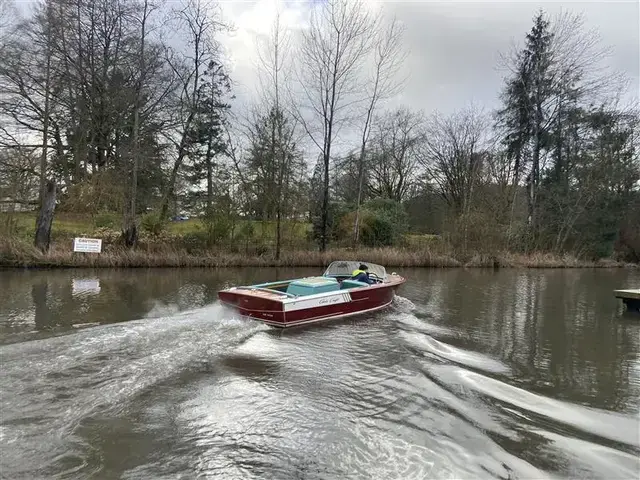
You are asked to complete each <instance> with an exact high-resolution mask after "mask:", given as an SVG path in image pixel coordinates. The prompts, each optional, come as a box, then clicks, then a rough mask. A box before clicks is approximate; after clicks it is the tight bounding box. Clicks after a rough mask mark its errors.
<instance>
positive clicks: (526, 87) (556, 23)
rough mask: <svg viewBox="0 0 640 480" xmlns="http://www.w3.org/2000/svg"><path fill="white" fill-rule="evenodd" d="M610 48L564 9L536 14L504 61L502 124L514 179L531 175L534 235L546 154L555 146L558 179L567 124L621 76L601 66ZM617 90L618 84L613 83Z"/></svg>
mask: <svg viewBox="0 0 640 480" xmlns="http://www.w3.org/2000/svg"><path fill="white" fill-rule="evenodd" d="M607 55H608V49H606V48H602V47H600V45H599V37H598V35H596V32H594V31H585V30H584V22H583V19H582V16H581V15H575V14H569V13H561V14H559V15H558V16H556V17H555V18H554V19H553V20H550V19H549V18H548V17H547V15H546V14H545V13H544V11H542V10H541V11H539V12H538V14H537V15H536V16H535V18H534V25H533V27H532V29H531V31H530V32H529V33H528V34H527V35H526V38H525V44H524V46H523V48H521V49H515V50H514V51H512V52H511V54H510V56H508V57H507V58H505V59H504V60H503V62H504V64H505V66H506V67H507V69H508V70H509V72H510V76H509V77H508V78H507V79H506V82H505V83H506V84H505V90H504V92H503V108H502V109H501V110H499V111H498V126H499V127H500V129H501V130H502V131H503V132H504V133H505V138H504V143H505V145H506V147H507V153H508V155H509V157H510V158H511V159H512V160H513V162H514V164H515V166H514V171H515V172H516V176H515V181H516V183H517V182H518V181H519V178H520V175H521V174H522V173H525V172H528V174H527V194H528V195H527V197H528V223H529V226H530V230H531V233H532V234H533V235H534V236H535V234H536V232H537V229H538V223H537V215H538V190H539V186H540V180H541V176H542V168H543V164H544V163H545V162H544V161H543V160H544V158H545V157H546V156H547V155H548V154H550V153H552V152H553V151H554V150H555V155H554V160H553V162H554V164H555V167H554V169H555V170H556V177H557V178H560V176H561V175H562V173H561V172H563V171H566V170H567V169H568V168H569V167H568V166H567V165H566V157H563V156H562V150H563V149H562V141H563V139H564V138H565V136H564V135H563V133H562V131H563V128H564V127H563V125H564V123H565V122H566V121H567V119H568V116H570V115H571V114H572V113H571V112H572V111H574V110H575V107H576V106H577V105H579V103H580V102H581V101H582V100H583V99H587V98H590V99H591V100H593V99H596V98H598V96H599V95H601V94H603V93H604V92H605V91H606V90H607V89H609V88H610V87H611V86H618V85H620V81H619V80H620V78H619V77H618V76H617V75H615V74H614V75H612V74H610V73H609V72H607V71H604V70H603V67H602V66H601V63H602V61H603V60H604V59H605V58H606V56H607ZM614 88H615V87H614Z"/></svg>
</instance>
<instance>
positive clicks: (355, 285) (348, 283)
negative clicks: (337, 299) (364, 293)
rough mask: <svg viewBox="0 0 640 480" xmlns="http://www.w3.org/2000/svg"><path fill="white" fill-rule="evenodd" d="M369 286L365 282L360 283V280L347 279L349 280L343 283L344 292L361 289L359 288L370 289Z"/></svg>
mask: <svg viewBox="0 0 640 480" xmlns="http://www.w3.org/2000/svg"><path fill="white" fill-rule="evenodd" d="M368 286H369V284H368V283H365V282H360V281H358V280H351V279H347V280H343V281H342V287H341V289H342V290H345V289H348V288H359V287H368Z"/></svg>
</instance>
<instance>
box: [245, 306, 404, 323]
mask: <svg viewBox="0 0 640 480" xmlns="http://www.w3.org/2000/svg"><path fill="white" fill-rule="evenodd" d="M392 302H393V300H390V301H389V302H387V303H385V304H384V305H380V306H378V307H373V308H368V309H366V310H358V311H357V312H349V313H335V314H331V315H323V316H320V317H314V318H307V319H304V320H298V321H297V322H286V323H284V322H273V321H270V320H265V319H262V318H256V317H249V316H246V315H243V316H244V317H246V318H249V319H251V320H256V321H258V322H263V323H266V324H267V325H271V326H273V327H279V328H290V327H297V326H300V325H308V324H310V323H317V322H322V321H325V320H335V319H338V318H346V317H351V316H354V315H360V314H361V313H370V312H375V311H376V310H381V309H383V308H385V307H388V306H389V305H391V303H392ZM241 315H242V314H241Z"/></svg>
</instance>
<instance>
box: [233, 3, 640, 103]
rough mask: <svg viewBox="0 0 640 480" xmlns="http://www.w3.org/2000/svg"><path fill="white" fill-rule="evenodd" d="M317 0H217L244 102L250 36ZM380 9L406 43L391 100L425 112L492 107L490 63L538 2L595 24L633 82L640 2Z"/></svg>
mask: <svg viewBox="0 0 640 480" xmlns="http://www.w3.org/2000/svg"><path fill="white" fill-rule="evenodd" d="M319 1H322V0H299V1H291V0H286V1H285V0H255V1H247V0H230V1H223V2H222V11H223V14H224V17H225V18H226V19H227V20H230V21H231V22H232V23H233V24H234V26H235V28H236V30H235V32H234V33H233V34H232V35H230V36H225V38H224V39H223V42H224V45H225V47H226V50H227V51H228V53H229V54H230V55H231V56H232V58H233V64H232V65H233V67H232V68H233V69H232V71H231V73H232V75H233V79H234V81H235V82H236V83H237V87H236V95H238V97H239V98H238V100H239V101H240V102H244V100H245V99H246V98H247V95H248V94H250V92H251V91H252V89H253V88H254V87H255V68H254V61H255V50H256V48H255V45H256V36H258V35H261V34H265V33H266V32H268V31H269V29H270V28H271V26H272V22H273V18H274V14H275V12H276V10H277V9H278V8H279V9H280V10H281V11H282V15H283V19H284V23H286V24H287V25H288V26H289V27H290V28H293V29H296V28H300V26H301V25H303V24H304V22H306V21H307V19H308V17H309V8H310V4H313V3H314V2H319ZM369 1H370V2H371V3H378V4H380V3H381V4H382V8H383V11H385V12H386V14H388V15H396V16H397V18H398V19H399V20H400V21H401V22H402V23H404V25H405V27H406V34H405V42H406V45H407V47H408V49H409V51H410V54H409V58H408V60H407V62H406V68H407V69H409V70H408V72H409V73H410V79H409V82H408V84H407V86H406V88H405V89H404V91H403V92H402V94H401V97H400V98H397V99H395V102H399V103H403V104H406V105H409V106H411V107H412V108H416V109H424V110H425V111H426V112H430V111H433V110H440V111H442V112H445V113H446V112H451V111H453V110H455V109H458V108H460V107H464V106H465V105H467V104H468V103H469V102H474V103H477V104H482V105H484V106H486V107H488V108H492V107H494V106H495V105H496V102H497V93H498V91H499V88H500V86H501V84H502V76H503V72H501V71H499V70H498V68H497V64H498V56H499V53H500V52H504V51H507V50H508V48H509V45H510V43H511V42H513V41H517V42H521V41H522V40H523V38H524V35H525V34H526V33H527V31H528V30H529V29H530V28H531V25H532V18H533V16H534V15H535V13H536V12H537V11H538V9H539V8H543V9H544V10H546V11H547V12H549V13H551V14H553V13H556V12H558V11H560V10H561V9H564V10H570V11H574V12H582V13H584V18H585V23H586V27H587V28H593V27H595V28H597V29H598V30H599V32H600V35H601V38H602V41H603V43H604V44H606V45H610V46H611V47H613V49H614V50H613V55H612V56H611V57H610V59H609V63H610V65H611V67H612V68H614V69H617V70H622V71H624V72H625V73H626V74H627V76H628V77H629V78H630V79H631V80H632V84H631V90H630V92H629V94H628V96H627V98H629V99H631V98H637V97H638V92H639V89H640V80H639V70H640V34H639V31H640V28H639V24H640V9H639V6H638V5H639V2H638V0H624V1H612V0H600V1H592V2H585V1H581V2H578V1H573V2H572V1H557V2H546V3H540V2H524V1H519V0H511V1H505V0H496V1H492V2H485V1H475V2H473V1H466V2H462V1H456V0H447V1H440V2H436V1H428V0H408V1H401V0H387V1H382V2H374V1H373V0H369Z"/></svg>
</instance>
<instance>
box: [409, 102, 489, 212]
mask: <svg viewBox="0 0 640 480" xmlns="http://www.w3.org/2000/svg"><path fill="white" fill-rule="evenodd" d="M492 143H493V138H492V132H491V131H490V129H489V123H488V121H487V118H486V115H485V114H484V113H483V112H482V111H481V110H478V109H476V108H475V107H469V108H466V109H464V110H461V111H459V112H456V113H454V114H453V115H451V116H448V117H444V116H442V115H440V114H438V113H436V114H434V115H432V116H431V118H430V119H429V120H428V121H427V124H426V128H425V133H424V141H423V142H421V144H420V152H419V159H420V162H421V164H422V165H423V166H424V168H425V170H426V177H427V181H428V182H429V183H431V184H432V185H434V187H435V188H436V190H437V191H438V193H439V194H440V195H441V196H442V198H443V199H444V200H445V201H446V202H447V204H448V206H449V207H450V208H451V209H452V210H453V213H454V214H455V215H460V214H466V213H468V212H469V209H470V207H471V204H472V196H473V193H474V191H475V189H476V186H477V183H478V179H479V177H480V172H481V171H482V166H483V164H484V163H485V161H486V159H487V156H488V153H489V152H490V151H491V149H492Z"/></svg>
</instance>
